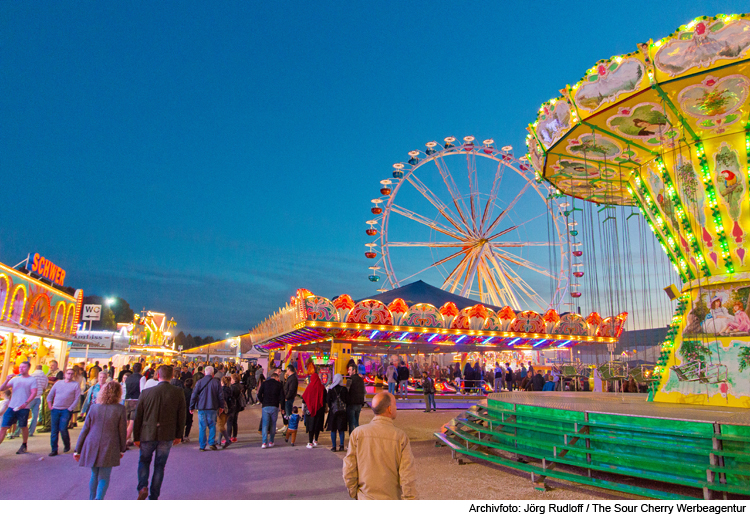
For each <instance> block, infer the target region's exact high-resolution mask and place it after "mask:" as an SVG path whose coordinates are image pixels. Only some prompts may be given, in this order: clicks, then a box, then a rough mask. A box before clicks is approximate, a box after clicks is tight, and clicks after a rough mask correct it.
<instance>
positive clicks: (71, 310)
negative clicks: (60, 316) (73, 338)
mask: <svg viewBox="0 0 750 528" xmlns="http://www.w3.org/2000/svg"><path fill="white" fill-rule="evenodd" d="M75 311H76V305H75V304H71V305H70V306H69V307H68V315H67V316H66V317H65V323H66V324H68V325H69V326H70V328H69V329H68V333H69V334H71V335H75V333H76V327H75V324H76V318H75Z"/></svg>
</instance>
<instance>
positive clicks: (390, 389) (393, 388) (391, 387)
mask: <svg viewBox="0 0 750 528" xmlns="http://www.w3.org/2000/svg"><path fill="white" fill-rule="evenodd" d="M388 392H390V393H391V394H393V395H394V396H395V395H396V384H395V383H389V384H388Z"/></svg>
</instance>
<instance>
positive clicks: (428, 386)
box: [422, 376, 435, 394]
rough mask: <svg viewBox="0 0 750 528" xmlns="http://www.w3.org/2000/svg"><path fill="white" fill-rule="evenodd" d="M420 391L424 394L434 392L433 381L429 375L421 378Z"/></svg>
mask: <svg viewBox="0 0 750 528" xmlns="http://www.w3.org/2000/svg"><path fill="white" fill-rule="evenodd" d="M422 391H423V392H424V394H435V382H434V381H433V379H432V378H430V377H429V376H428V377H426V378H422Z"/></svg>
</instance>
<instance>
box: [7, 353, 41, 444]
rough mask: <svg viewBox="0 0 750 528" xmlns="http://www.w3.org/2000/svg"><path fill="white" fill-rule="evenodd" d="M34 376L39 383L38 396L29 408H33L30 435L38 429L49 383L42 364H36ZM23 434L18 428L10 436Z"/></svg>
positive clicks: (16, 436) (15, 436)
mask: <svg viewBox="0 0 750 528" xmlns="http://www.w3.org/2000/svg"><path fill="white" fill-rule="evenodd" d="M31 377H32V378H36V383H37V387H36V388H37V393H36V398H34V399H33V400H31V403H30V404H29V409H30V410H31V423H30V424H29V436H34V432H35V431H36V424H37V421H38V420H39V407H40V406H41V405H42V395H43V394H44V391H45V389H46V388H47V385H49V380H48V379H47V376H46V375H45V374H44V371H43V370H42V366H41V365H37V366H36V370H34V373H33V374H32V375H31ZM19 436H21V429H20V428H18V427H17V428H16V430H15V432H13V434H11V435H10V436H9V437H8V438H11V439H13V438H18V437H19Z"/></svg>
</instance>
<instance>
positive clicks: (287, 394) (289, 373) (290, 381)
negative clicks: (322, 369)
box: [279, 363, 299, 433]
mask: <svg viewBox="0 0 750 528" xmlns="http://www.w3.org/2000/svg"><path fill="white" fill-rule="evenodd" d="M298 387H299V380H298V379H297V369H296V368H294V365H292V364H291V363H290V364H289V366H288V367H287V368H286V380H284V418H285V419H287V420H288V419H289V417H290V416H291V415H292V407H294V399H295V398H296V397H297V388H298ZM279 432H280V433H284V432H286V427H284V428H282V430H281V431H279Z"/></svg>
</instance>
